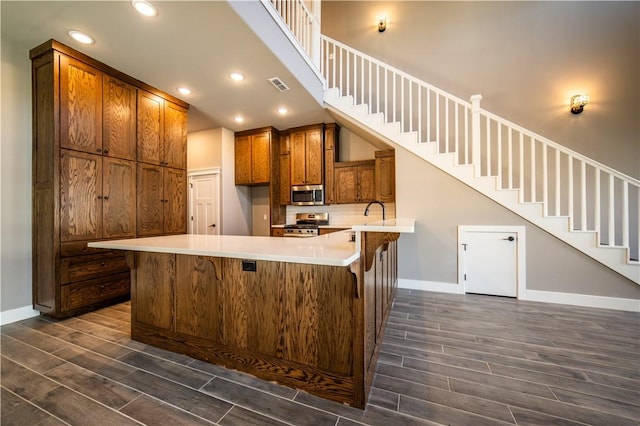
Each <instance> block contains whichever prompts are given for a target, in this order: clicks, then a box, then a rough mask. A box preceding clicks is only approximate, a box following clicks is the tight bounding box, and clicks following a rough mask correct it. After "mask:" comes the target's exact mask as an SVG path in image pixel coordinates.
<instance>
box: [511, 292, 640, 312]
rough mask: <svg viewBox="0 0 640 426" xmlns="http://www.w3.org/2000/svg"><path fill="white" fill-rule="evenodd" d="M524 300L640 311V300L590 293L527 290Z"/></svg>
mask: <svg viewBox="0 0 640 426" xmlns="http://www.w3.org/2000/svg"><path fill="white" fill-rule="evenodd" d="M521 299H522V300H530V301H533V302H546V303H559V304H563V305H574V306H585V307H589V308H602V309H615V310H618V311H631V312H640V300H637V299H622V298H620V297H607V296H592V295H588V294H575V293H558V292H555V291H541V290H526V291H525V293H524V297H521Z"/></svg>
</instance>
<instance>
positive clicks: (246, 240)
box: [88, 231, 360, 266]
mask: <svg viewBox="0 0 640 426" xmlns="http://www.w3.org/2000/svg"><path fill="white" fill-rule="evenodd" d="M88 246H89V247H94V248H106V249H114V250H131V251H148V252H156V253H175V254H188V255H197V256H214V257H232V258H240V259H251V260H270V261H277V262H290V263H308V264H313V265H329V266H348V265H350V264H352V263H353V262H355V261H356V260H358V258H359V257H360V253H359V251H357V250H356V245H355V243H353V242H350V241H349V231H339V232H334V233H331V234H327V235H320V236H318V237H313V238H282V237H246V236H238V235H194V234H182V235H170V236H164V237H149V238H133V239H128V240H111V241H98V242H92V243H89V244H88Z"/></svg>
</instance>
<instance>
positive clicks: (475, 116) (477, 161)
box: [471, 95, 482, 177]
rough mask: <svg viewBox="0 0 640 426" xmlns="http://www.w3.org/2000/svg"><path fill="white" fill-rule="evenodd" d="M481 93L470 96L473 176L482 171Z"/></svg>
mask: <svg viewBox="0 0 640 426" xmlns="http://www.w3.org/2000/svg"><path fill="white" fill-rule="evenodd" d="M481 99H482V95H473V96H471V155H472V157H471V158H472V160H471V161H472V163H473V166H474V168H473V169H474V171H475V176H476V177H479V176H480V174H481V172H482V164H481V163H482V159H481V150H480V100H481Z"/></svg>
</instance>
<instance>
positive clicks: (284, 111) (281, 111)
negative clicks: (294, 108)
mask: <svg viewBox="0 0 640 426" xmlns="http://www.w3.org/2000/svg"><path fill="white" fill-rule="evenodd" d="M288 112H289V110H288V109H286V108H285V107H280V108H278V114H280V115H285V114H286V113H288Z"/></svg>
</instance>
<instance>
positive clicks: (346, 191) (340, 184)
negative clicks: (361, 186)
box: [334, 167, 358, 204]
mask: <svg viewBox="0 0 640 426" xmlns="http://www.w3.org/2000/svg"><path fill="white" fill-rule="evenodd" d="M357 173H358V171H357V167H336V170H335V182H334V184H335V188H334V192H335V200H336V203H338V204H345V203H355V202H356V200H357V199H356V196H357V194H356V192H357V185H358V176H357Z"/></svg>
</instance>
